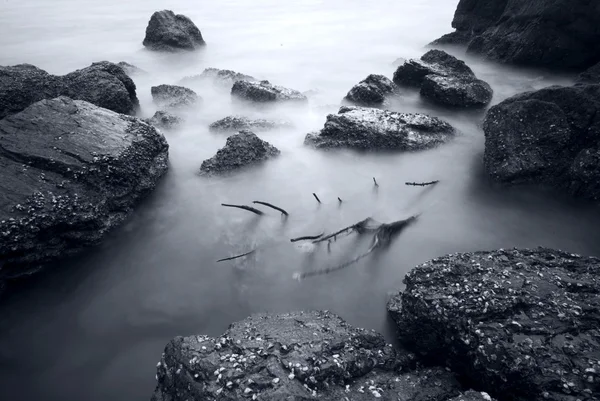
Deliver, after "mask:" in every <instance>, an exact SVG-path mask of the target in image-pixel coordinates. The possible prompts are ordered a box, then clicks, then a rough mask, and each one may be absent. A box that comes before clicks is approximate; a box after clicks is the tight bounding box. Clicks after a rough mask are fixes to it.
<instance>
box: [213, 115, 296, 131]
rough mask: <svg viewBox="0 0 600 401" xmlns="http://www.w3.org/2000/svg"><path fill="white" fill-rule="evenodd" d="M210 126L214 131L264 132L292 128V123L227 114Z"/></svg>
mask: <svg viewBox="0 0 600 401" xmlns="http://www.w3.org/2000/svg"><path fill="white" fill-rule="evenodd" d="M208 128H209V129H210V130H211V131H213V132H237V131H242V130H250V131H255V132H263V131H271V130H276V129H285V128H292V124H291V123H290V122H289V121H286V120H266V119H264V118H259V119H250V118H248V117H243V116H227V117H225V118H222V119H220V120H218V121H215V122H214V123H212V124H210V125H209V126H208Z"/></svg>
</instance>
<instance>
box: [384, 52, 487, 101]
mask: <svg viewBox="0 0 600 401" xmlns="http://www.w3.org/2000/svg"><path fill="white" fill-rule="evenodd" d="M394 82H395V83H396V84H398V85H404V86H412V87H420V88H421V96H423V97H424V98H426V99H428V100H430V101H433V102H435V103H438V104H441V105H444V106H451V107H466V108H469V107H483V106H486V105H487V104H489V102H490V101H491V100H492V95H493V91H492V88H491V87H490V85H489V84H487V83H486V82H484V81H482V80H480V79H477V77H476V76H475V74H474V73H473V71H472V70H471V69H470V68H469V66H467V65H466V64H465V62H464V61H462V60H459V59H457V58H456V57H454V56H452V55H450V54H448V53H446V52H444V51H442V50H430V51H428V52H427V53H425V54H424V55H423V57H421V59H420V60H415V59H412V60H408V61H406V62H404V64H402V65H400V66H399V67H398V68H397V69H396V72H395V73H394Z"/></svg>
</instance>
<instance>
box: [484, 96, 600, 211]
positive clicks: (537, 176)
mask: <svg viewBox="0 0 600 401" xmlns="http://www.w3.org/2000/svg"><path fill="white" fill-rule="evenodd" d="M483 129H484V132H485V154H484V164H485V169H486V171H487V173H488V174H489V175H490V176H491V177H492V178H493V179H494V180H496V181H499V182H503V183H511V184H519V183H532V184H546V185H550V186H554V187H558V188H564V189H566V190H568V191H569V192H570V193H571V194H573V195H577V196H582V197H585V198H589V199H600V171H599V168H598V164H597V163H596V161H597V154H598V151H599V149H600V142H599V140H598V138H600V85H578V86H574V87H560V86H555V87H550V88H544V89H541V90H538V91H536V92H527V93H523V94H519V95H517V96H514V97H512V98H509V99H507V100H505V101H503V102H502V103H500V104H498V105H496V106H494V107H492V108H491V109H490V110H489V111H488V113H487V115H486V118H485V121H484V125H483Z"/></svg>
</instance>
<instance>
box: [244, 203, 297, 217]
mask: <svg viewBox="0 0 600 401" xmlns="http://www.w3.org/2000/svg"><path fill="white" fill-rule="evenodd" d="M252 203H257V204H259V205H264V206H267V207H270V208H271V209H275V210H278V211H280V212H281V213H283V214H285V215H286V216H289V213H288V212H286V211H285V210H283V209H282V208H280V207H277V206H275V205H272V204H270V203H267V202H261V201H254V202H252Z"/></svg>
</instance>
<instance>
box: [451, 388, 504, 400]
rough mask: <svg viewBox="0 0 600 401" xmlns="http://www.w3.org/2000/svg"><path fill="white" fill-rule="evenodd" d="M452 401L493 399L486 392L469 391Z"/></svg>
mask: <svg viewBox="0 0 600 401" xmlns="http://www.w3.org/2000/svg"><path fill="white" fill-rule="evenodd" d="M450 401H493V399H492V397H490V395H489V394H488V393H486V392H483V391H473V390H469V391H467V392H465V393H463V394H460V395H458V396H456V397H454V398H452V399H451V400H450Z"/></svg>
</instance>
